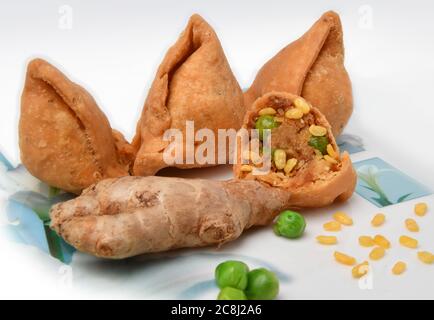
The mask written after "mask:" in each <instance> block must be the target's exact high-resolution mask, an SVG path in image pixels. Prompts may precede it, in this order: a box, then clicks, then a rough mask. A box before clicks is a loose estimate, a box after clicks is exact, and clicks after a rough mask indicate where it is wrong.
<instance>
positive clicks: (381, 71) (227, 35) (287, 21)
mask: <svg viewBox="0 0 434 320" xmlns="http://www.w3.org/2000/svg"><path fill="white" fill-rule="evenodd" d="M65 6H66V7H65ZM65 8H66V10H67V11H68V10H69V9H72V20H71V21H70V22H71V23H72V24H69V25H68V21H65V11H64V9H65ZM329 9H333V10H336V11H337V12H338V13H339V14H340V15H341V19H342V22H343V26H344V35H345V45H346V66H347V69H348V71H349V73H350V76H351V79H352V81H353V88H354V97H355V111H354V114H353V117H352V120H351V122H350V125H349V128H348V131H350V132H351V133H356V134H359V135H362V136H363V138H364V141H365V144H366V146H367V149H370V150H379V151H381V152H382V153H384V154H386V155H387V157H388V160H390V159H392V160H391V161H389V162H391V163H392V164H393V165H395V166H397V167H399V168H404V169H405V170H404V171H405V172H406V173H408V174H410V175H411V176H413V177H415V178H416V179H417V180H419V181H421V182H423V183H425V184H426V185H428V186H430V187H434V174H433V173H434V172H433V171H434V170H433V159H434V144H433V132H434V120H433V118H434V105H433V101H432V100H433V99H432V96H433V91H434V58H433V57H434V41H433V36H434V19H433V12H434V5H433V2H432V1H428V0H427V1H396V0H395V1H372V0H371V1H345V0H343V1H312V0H303V1H299V0H297V1H288V0H286V1H285V0H282V1H277V0H267V1H252V0H242V1H229V0H219V1H210V0H208V1H203V0H202V1H179V0H178V1H176V0H173V1H168V0H159V1H133V0H127V1H125V0H124V1H107V0H105V1H102V0H101V1H100V0H97V1H96V0H94V1H81V2H80V1H66V0H62V1H49V0H45V1H30V0H29V1H23V0H15V1H4V0H2V1H1V2H0V57H1V59H0V110H1V116H0V149H1V151H2V152H3V153H4V154H5V155H6V156H7V157H8V158H9V159H11V160H12V161H13V162H14V164H18V163H19V151H18V148H17V122H18V115H19V96H20V92H21V88H22V84H23V78H24V74H25V67H26V63H27V61H29V59H31V58H33V57H43V58H45V59H47V60H49V61H50V62H52V63H54V64H55V65H56V66H57V67H59V68H60V69H61V70H62V71H64V72H66V74H67V75H68V76H69V77H70V78H71V79H73V80H74V81H76V82H78V83H80V84H81V85H83V86H84V87H85V88H87V89H88V90H89V91H90V92H91V93H92V95H93V96H94V97H95V99H96V100H97V102H98V103H99V105H100V107H101V108H102V109H103V110H104V112H105V113H106V114H107V116H108V117H109V119H110V121H111V124H112V126H113V127H114V128H117V129H119V130H120V131H122V132H123V133H124V134H125V135H126V137H127V138H128V139H131V138H132V136H133V134H134V130H135V126H136V122H137V120H138V117H139V114H140V111H141V108H142V105H143V102H144V99H145V97H146V93H147V90H148V88H149V85H150V83H151V81H152V79H153V76H154V73H155V71H156V68H157V66H158V64H159V63H160V61H161V59H162V57H163V55H164V53H165V52H166V50H167V48H168V47H169V46H170V45H171V44H172V43H173V42H174V41H176V38H177V36H178V35H179V33H180V32H181V31H182V30H183V28H184V26H185V24H186V22H187V20H188V17H189V16H190V15H191V14H192V13H199V14H201V15H202V16H203V17H204V18H205V19H206V20H207V21H208V22H209V23H210V24H211V25H212V26H213V27H214V28H215V30H216V32H217V34H218V35H219V38H220V40H221V42H222V45H223V48H224V50H225V52H226V55H227V57H228V60H229V62H230V64H231V66H232V68H233V71H234V73H235V75H236V77H237V78H238V80H239V82H240V85H241V87H243V88H246V87H248V86H249V84H250V83H251V81H252V80H253V78H254V75H255V74H256V71H257V70H258V68H259V67H260V66H261V65H262V64H263V63H264V62H265V61H266V60H267V59H269V58H270V57H271V56H272V55H274V54H275V53H276V52H277V51H278V50H279V49H281V48H282V47H283V46H285V45H286V44H288V43H289V42H291V41H292V40H294V39H296V38H297V37H299V36H300V35H301V34H302V33H304V32H305V31H306V30H307V29H308V28H309V27H310V26H311V24H312V23H313V22H314V21H315V20H316V19H317V18H318V17H319V16H320V15H321V14H322V13H323V12H325V11H327V10H329ZM65 23H66V25H65ZM65 27H66V29H65ZM69 27H70V28H69ZM313 223H314V222H313ZM0 250H2V251H3V252H6V253H7V254H8V255H9V257H10V258H9V259H7V261H1V262H0V279H1V281H0V283H1V285H0V297H20V296H25V297H46V296H50V297H52V296H53V295H54V296H55V295H56V294H58V295H59V296H63V295H62V293H61V292H58V293H57V292H56V294H53V291H52V290H50V288H51V289H52V286H56V281H57V279H53V277H52V276H50V275H48V274H47V272H46V267H45V266H43V265H42V264H40V263H39V262H38V261H37V259H36V258H35V259H33V258H32V252H31V251H29V250H27V251H23V250H20V249H19V248H17V247H16V246H13V245H11V244H10V243H4V242H1V244H0ZM431 270H432V268H431ZM431 270H430V271H429V272H428V273H427V274H426V275H425V276H427V277H430V279H432V278H433V272H432V271H431ZM409 283H411V281H410V282H409ZM423 292H425V293H426V295H425V297H426V296H428V297H431V298H433V297H434V293H433V292H432V289H431V291H430V290H428V289H427V290H426V291H423ZM330 296H331V297H339V294H335V295H333V294H332V295H330ZM403 296H407V295H406V294H404V293H403ZM293 297H294V298H296V297H309V294H308V293H306V295H304V294H300V295H299V296H297V294H293ZM310 297H313V298H317V297H327V295H326V294H324V295H322V294H313V295H312V296H310ZM357 297H359V298H360V297H363V296H357ZM376 297H378V298H381V297H387V295H380V296H376ZM394 297H399V295H398V296H397V295H395V296H394ZM410 297H411V296H410Z"/></svg>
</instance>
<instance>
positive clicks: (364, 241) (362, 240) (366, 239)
mask: <svg viewBox="0 0 434 320" xmlns="http://www.w3.org/2000/svg"><path fill="white" fill-rule="evenodd" d="M359 244H360V245H361V246H362V247H373V246H374V245H375V241H374V239H372V237H370V236H360V237H359Z"/></svg>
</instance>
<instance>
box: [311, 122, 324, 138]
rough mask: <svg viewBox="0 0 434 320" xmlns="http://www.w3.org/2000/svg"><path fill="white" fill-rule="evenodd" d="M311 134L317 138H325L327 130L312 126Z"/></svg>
mask: <svg viewBox="0 0 434 320" xmlns="http://www.w3.org/2000/svg"><path fill="white" fill-rule="evenodd" d="M309 132H310V134H311V135H313V136H315V137H323V136H325V135H326V134H327V129H326V128H324V127H322V126H316V125H314V124H313V125H311V126H310V127H309Z"/></svg>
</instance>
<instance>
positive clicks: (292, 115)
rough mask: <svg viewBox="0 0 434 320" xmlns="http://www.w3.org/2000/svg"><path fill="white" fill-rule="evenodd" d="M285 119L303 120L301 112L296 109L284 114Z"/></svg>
mask: <svg viewBox="0 0 434 320" xmlns="http://www.w3.org/2000/svg"><path fill="white" fill-rule="evenodd" d="M285 117H287V118H288V119H293V120H298V119H301V118H303V111H301V110H300V109H298V108H292V109H289V110H288V111H286V112H285Z"/></svg>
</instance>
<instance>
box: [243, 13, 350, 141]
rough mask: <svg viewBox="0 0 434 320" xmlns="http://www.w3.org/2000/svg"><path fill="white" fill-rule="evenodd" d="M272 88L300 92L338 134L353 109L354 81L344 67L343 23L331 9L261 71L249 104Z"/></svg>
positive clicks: (246, 96) (247, 96) (247, 97)
mask: <svg viewBox="0 0 434 320" xmlns="http://www.w3.org/2000/svg"><path fill="white" fill-rule="evenodd" d="M271 91H282V92H288V93H292V94H295V95H300V96H302V97H303V98H305V99H306V100H308V101H310V102H311V103H312V105H313V106H314V107H316V108H318V109H319V110H320V111H321V112H322V113H323V114H324V115H325V117H326V118H327V120H328V122H329V123H330V125H331V127H332V130H333V134H334V135H335V136H338V135H339V134H340V133H341V132H342V130H343V128H344V127H345V125H346V124H347V122H348V119H349V118H350V116H351V114H352V111H353V96H352V89H351V81H350V78H349V76H348V73H347V71H346V70H345V66H344V44H343V32H342V25H341V21H340V18H339V16H338V14H336V13H335V12H332V11H329V12H326V13H325V14H323V15H322V16H321V18H320V19H319V20H318V21H317V22H316V23H315V24H314V25H313V26H312V27H311V28H310V29H309V30H308V31H307V32H306V33H305V34H304V35H303V36H302V37H301V38H299V39H298V40H296V41H294V42H292V43H291V44H289V45H288V46H286V47H285V48H283V49H282V50H281V51H280V52H279V53H277V54H276V55H275V56H274V57H273V58H271V59H270V60H269V61H268V62H267V63H266V64H265V65H264V66H263V67H262V68H261V69H260V70H259V72H258V74H257V75H256V78H255V80H254V82H253V84H252V85H251V86H250V88H249V89H248V90H247V91H246V92H245V94H244V99H245V104H246V106H247V107H250V106H251V105H252V104H253V102H254V101H255V100H256V99H257V98H259V97H261V96H263V95H264V94H265V93H268V92H271Z"/></svg>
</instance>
